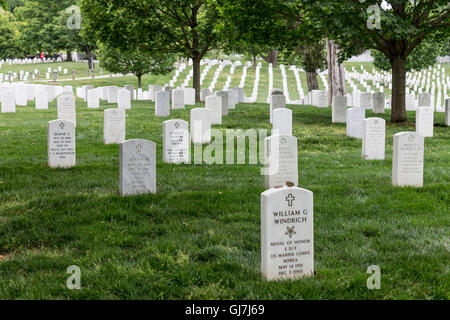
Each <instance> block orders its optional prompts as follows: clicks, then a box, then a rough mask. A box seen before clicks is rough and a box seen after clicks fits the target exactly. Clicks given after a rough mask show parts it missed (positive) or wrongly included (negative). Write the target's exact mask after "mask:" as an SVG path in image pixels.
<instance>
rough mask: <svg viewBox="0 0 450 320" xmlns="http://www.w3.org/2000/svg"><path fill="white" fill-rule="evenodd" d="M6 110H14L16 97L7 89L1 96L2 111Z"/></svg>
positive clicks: (5, 111)
mask: <svg viewBox="0 0 450 320" xmlns="http://www.w3.org/2000/svg"><path fill="white" fill-rule="evenodd" d="M7 112H16V98H15V95H14V93H13V92H11V91H7V92H6V93H5V94H4V95H3V98H2V113H7Z"/></svg>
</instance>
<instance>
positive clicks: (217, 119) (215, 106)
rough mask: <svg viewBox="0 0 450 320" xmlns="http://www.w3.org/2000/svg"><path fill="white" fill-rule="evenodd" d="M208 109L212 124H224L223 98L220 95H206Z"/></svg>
mask: <svg viewBox="0 0 450 320" xmlns="http://www.w3.org/2000/svg"><path fill="white" fill-rule="evenodd" d="M205 105H206V109H208V110H209V112H210V113H209V116H210V120H211V124H222V98H221V97H219V96H208V97H206V102H205Z"/></svg>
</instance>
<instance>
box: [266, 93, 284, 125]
mask: <svg viewBox="0 0 450 320" xmlns="http://www.w3.org/2000/svg"><path fill="white" fill-rule="evenodd" d="M279 108H286V97H285V96H284V95H282V94H275V95H272V96H271V97H270V123H272V121H273V111H274V110H276V109H279Z"/></svg>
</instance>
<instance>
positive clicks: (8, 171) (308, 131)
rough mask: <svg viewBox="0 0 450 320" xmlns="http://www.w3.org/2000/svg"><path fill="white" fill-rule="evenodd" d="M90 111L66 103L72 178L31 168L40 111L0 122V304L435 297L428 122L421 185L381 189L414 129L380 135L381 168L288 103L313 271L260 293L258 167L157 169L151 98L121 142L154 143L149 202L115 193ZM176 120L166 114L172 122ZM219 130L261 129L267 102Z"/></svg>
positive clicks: (438, 214) (43, 129)
mask: <svg viewBox="0 0 450 320" xmlns="http://www.w3.org/2000/svg"><path fill="white" fill-rule="evenodd" d="M249 74H251V69H249ZM246 84H248V85H250V82H247V83H246ZM251 85H253V83H252V82H251ZM266 88H267V87H266ZM107 107H112V106H107V105H103V106H102V108H103V109H105V108H107ZM197 107H198V106H197ZM103 109H101V110H87V109H86V107H85V104H83V103H82V102H81V101H80V100H78V107H77V117H78V127H77V129H76V135H77V141H76V146H77V166H76V167H75V168H72V169H50V168H49V167H48V166H47V122H48V121H50V120H54V119H56V105H55V103H53V104H51V106H50V109H49V110H48V111H47V110H44V111H38V110H34V107H33V106H31V104H30V105H29V106H28V107H17V113H15V114H0V152H1V153H0V299H449V298H450V295H449V287H450V283H449V279H450V277H449V267H448V262H449V259H448V257H449V255H448V253H449V246H450V242H449V234H450V218H449V204H450V202H449V198H448V197H449V190H450V187H449V182H450V181H449V180H450V177H449V176H450V171H449V161H450V153H449V150H450V131H449V129H448V127H444V126H443V122H444V115H443V114H442V113H436V115H435V116H436V119H435V123H436V127H435V136H434V137H433V138H427V139H426V142H425V150H426V152H425V172H424V187H423V188H420V189H415V188H394V187H392V185H391V167H392V166H391V162H392V142H393V138H392V136H393V134H395V133H397V132H400V131H408V130H414V124H413V123H414V113H408V116H409V120H410V121H411V124H409V125H405V126H401V127H399V126H392V125H388V126H387V148H386V149H387V150H386V160H384V161H364V160H362V159H361V140H358V139H353V138H348V137H346V136H345V125H339V124H331V109H329V108H328V109H317V108H314V107H307V106H295V107H292V109H293V110H294V123H293V129H294V130H293V131H294V132H293V133H294V135H295V136H296V137H298V140H299V153H298V156H299V160H298V161H299V163H298V168H299V184H300V187H303V188H306V189H309V190H311V191H313V192H314V216H315V219H314V230H315V271H316V275H315V276H314V277H313V278H308V279H300V280H296V281H281V282H266V281H263V280H261V276H260V194H261V192H263V191H264V190H265V189H264V177H263V176H261V175H260V168H261V166H259V165H170V164H164V163H163V162H162V122H163V121H165V120H168V118H156V117H155V116H154V104H153V103H151V102H146V101H145V102H144V101H140V102H133V108H132V110H131V111H127V139H133V138H143V139H149V140H152V141H154V142H156V143H157V159H158V163H157V185H158V193H157V194H156V195H142V196H134V197H127V198H122V197H120V196H119V146H117V145H112V146H105V145H103V143H102V134H103V112H102V110H103ZM190 109H191V108H186V109H185V110H175V111H173V110H172V111H171V112H172V114H171V118H173V119H175V118H180V119H185V120H188V119H189V110H190ZM367 116H368V117H370V116H373V115H372V114H371V112H370V111H368V112H367ZM389 116H390V115H389V114H386V115H384V116H383V117H384V118H385V119H389ZM219 128H221V129H223V130H225V128H236V129H238V128H240V129H249V128H255V129H260V128H261V129H269V128H270V125H269V107H268V105H267V104H254V105H250V104H240V105H238V106H237V107H236V110H235V111H231V112H230V115H229V116H228V117H226V118H224V122H223V125H222V126H220V127H219ZM71 265H77V266H79V267H80V268H81V290H68V289H67V288H66V280H67V278H68V277H69V275H68V274H66V270H67V268H68V267H69V266H71ZM370 265H379V266H380V268H381V289H380V290H368V289H367V287H366V280H367V278H368V277H369V276H370V275H369V274H367V273H366V270H367V267H368V266H370Z"/></svg>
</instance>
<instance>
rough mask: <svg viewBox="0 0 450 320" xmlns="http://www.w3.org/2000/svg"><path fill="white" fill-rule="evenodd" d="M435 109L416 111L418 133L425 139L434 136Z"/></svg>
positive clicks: (419, 109) (427, 108)
mask: <svg viewBox="0 0 450 320" xmlns="http://www.w3.org/2000/svg"><path fill="white" fill-rule="evenodd" d="M433 126H434V111H433V107H420V108H418V109H417V110H416V132H417V133H419V134H420V135H421V136H423V137H432V136H433V129H434V128H433Z"/></svg>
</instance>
